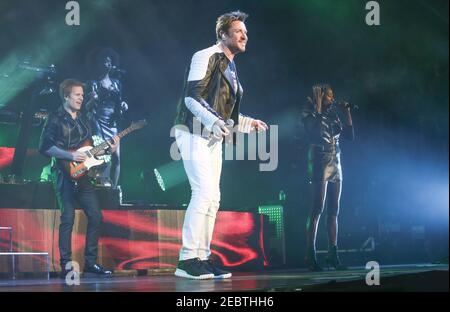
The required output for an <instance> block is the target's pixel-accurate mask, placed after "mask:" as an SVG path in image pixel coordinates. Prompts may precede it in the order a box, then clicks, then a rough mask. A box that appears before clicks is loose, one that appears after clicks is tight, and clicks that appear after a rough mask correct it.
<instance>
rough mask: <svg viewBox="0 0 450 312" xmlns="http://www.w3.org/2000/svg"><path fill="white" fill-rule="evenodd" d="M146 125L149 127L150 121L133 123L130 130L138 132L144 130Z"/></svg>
mask: <svg viewBox="0 0 450 312" xmlns="http://www.w3.org/2000/svg"><path fill="white" fill-rule="evenodd" d="M146 125H148V121H147V120H145V119H142V120H139V121H133V122H132V123H131V126H130V129H132V130H137V129H141V128H144V127H145V126H146Z"/></svg>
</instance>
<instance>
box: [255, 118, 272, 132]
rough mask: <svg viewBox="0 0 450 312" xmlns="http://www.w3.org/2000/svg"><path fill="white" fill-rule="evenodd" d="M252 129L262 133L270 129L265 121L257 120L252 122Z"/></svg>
mask: <svg viewBox="0 0 450 312" xmlns="http://www.w3.org/2000/svg"><path fill="white" fill-rule="evenodd" d="M252 129H254V130H256V131H258V132H261V131H266V130H267V129H269V127H268V126H267V125H266V123H265V122H264V121H262V120H259V119H255V120H253V121H252Z"/></svg>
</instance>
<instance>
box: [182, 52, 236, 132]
mask: <svg viewBox="0 0 450 312" xmlns="http://www.w3.org/2000/svg"><path fill="white" fill-rule="evenodd" d="M229 64H230V60H229V59H228V58H227V57H226V56H225V54H224V53H223V52H222V51H221V50H220V48H219V47H218V46H217V45H215V46H212V47H210V48H207V49H204V50H201V51H198V52H197V53H195V54H194V56H193V57H192V61H191V65H190V67H189V70H188V76H187V77H186V78H185V84H184V88H183V95H182V97H181V99H180V101H179V103H178V108H177V116H176V119H175V125H184V126H187V127H188V128H189V130H190V131H191V133H193V120H194V117H196V119H197V120H199V119H200V122H201V128H202V130H203V127H205V126H206V128H207V130H211V127H212V125H213V124H214V122H215V121H217V120H218V119H223V120H228V119H232V120H233V122H234V126H237V125H238V123H239V119H240V116H239V106H240V102H241V98H242V94H243V90H242V86H241V84H240V83H239V80H237V86H238V87H237V90H235V89H234V86H233V77H232V76H231V75H232V73H231V72H230V70H229ZM236 79H237V77H236ZM241 116H242V115H241ZM241 122H243V119H242V118H241Z"/></svg>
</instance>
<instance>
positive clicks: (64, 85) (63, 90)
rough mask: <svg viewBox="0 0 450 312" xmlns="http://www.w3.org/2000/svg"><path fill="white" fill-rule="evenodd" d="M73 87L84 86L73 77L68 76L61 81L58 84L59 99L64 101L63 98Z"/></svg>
mask: <svg viewBox="0 0 450 312" xmlns="http://www.w3.org/2000/svg"><path fill="white" fill-rule="evenodd" d="M73 87H82V88H84V84H83V83H82V82H81V81H80V80H78V79H73V78H69V79H66V80H64V81H63V82H61V84H60V85H59V96H60V97H61V100H63V101H64V100H65V98H66V97H67V96H69V95H70V92H72V88H73Z"/></svg>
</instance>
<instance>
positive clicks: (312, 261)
mask: <svg viewBox="0 0 450 312" xmlns="http://www.w3.org/2000/svg"><path fill="white" fill-rule="evenodd" d="M305 262H306V265H307V266H308V270H310V271H311V272H320V271H323V269H322V268H321V267H320V265H319V264H318V263H317V257H316V250H315V249H314V248H308V249H307V251H306V257H305Z"/></svg>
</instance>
